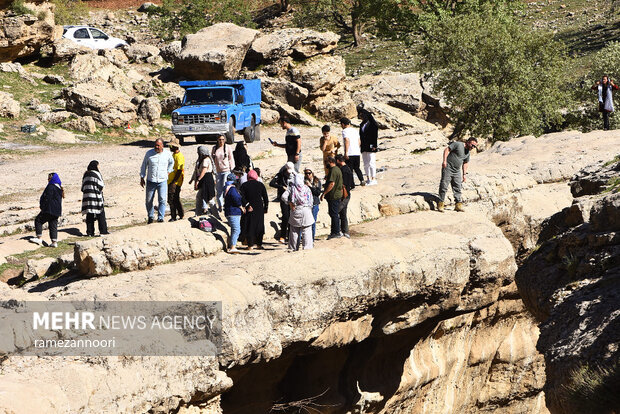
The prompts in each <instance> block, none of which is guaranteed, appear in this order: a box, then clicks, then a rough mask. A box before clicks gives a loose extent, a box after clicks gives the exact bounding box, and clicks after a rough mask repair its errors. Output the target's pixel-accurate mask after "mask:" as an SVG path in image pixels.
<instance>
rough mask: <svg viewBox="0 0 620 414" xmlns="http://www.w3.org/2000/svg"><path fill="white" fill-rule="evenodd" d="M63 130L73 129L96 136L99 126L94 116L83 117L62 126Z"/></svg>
mask: <svg viewBox="0 0 620 414" xmlns="http://www.w3.org/2000/svg"><path fill="white" fill-rule="evenodd" d="M62 127H63V128H67V129H73V130H75V131H80V132H87V133H89V134H94V133H95V132H97V125H96V124H95V120H94V119H93V117H92V116H82V117H79V118H76V119H72V120H70V121H68V122H65V123H64V124H62Z"/></svg>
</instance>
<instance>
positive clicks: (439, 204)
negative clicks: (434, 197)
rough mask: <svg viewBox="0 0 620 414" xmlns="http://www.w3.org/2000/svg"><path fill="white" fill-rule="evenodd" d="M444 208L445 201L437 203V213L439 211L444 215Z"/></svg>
mask: <svg viewBox="0 0 620 414" xmlns="http://www.w3.org/2000/svg"><path fill="white" fill-rule="evenodd" d="M444 207H445V204H444V203H443V201H438V202H437V211H439V212H440V213H443V211H444Z"/></svg>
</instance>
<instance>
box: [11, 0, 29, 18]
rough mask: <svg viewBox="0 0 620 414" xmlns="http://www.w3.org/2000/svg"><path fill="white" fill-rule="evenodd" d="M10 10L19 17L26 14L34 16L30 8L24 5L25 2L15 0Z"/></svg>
mask: <svg viewBox="0 0 620 414" xmlns="http://www.w3.org/2000/svg"><path fill="white" fill-rule="evenodd" d="M10 9H11V11H12V12H13V13H15V14H17V15H18V16H23V15H26V14H32V15H34V12H33V11H32V10H31V9H29V8H28V7H26V5H25V4H24V0H14V1H13V3H11V7H10Z"/></svg>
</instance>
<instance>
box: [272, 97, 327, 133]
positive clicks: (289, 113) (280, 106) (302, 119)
mask: <svg viewBox="0 0 620 414" xmlns="http://www.w3.org/2000/svg"><path fill="white" fill-rule="evenodd" d="M271 109H274V110H276V111H278V113H279V114H280V116H286V117H287V118H289V119H290V120H291V122H293V123H294V124H302V125H309V126H315V127H319V126H321V125H322V124H321V123H320V122H319V121H318V120H317V119H316V118H314V117H313V116H312V115H310V114H308V113H307V112H305V111H303V110H299V109H295V108H293V107H292V106H290V105H289V104H287V103H284V102H280V101H274V102H273V104H272V105H271Z"/></svg>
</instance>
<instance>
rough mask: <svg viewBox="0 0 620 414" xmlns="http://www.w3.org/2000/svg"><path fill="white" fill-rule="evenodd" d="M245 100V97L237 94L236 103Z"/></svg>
mask: <svg viewBox="0 0 620 414" xmlns="http://www.w3.org/2000/svg"><path fill="white" fill-rule="evenodd" d="M244 101H245V98H244V96H243V95H239V96H237V103H240V104H242V103H243V102H244Z"/></svg>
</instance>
